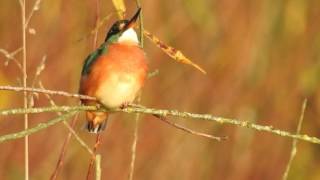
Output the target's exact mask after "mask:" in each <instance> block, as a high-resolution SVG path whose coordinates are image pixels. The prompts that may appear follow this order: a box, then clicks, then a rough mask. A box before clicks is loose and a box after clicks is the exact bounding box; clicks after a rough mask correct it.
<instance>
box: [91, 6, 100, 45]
mask: <svg viewBox="0 0 320 180" xmlns="http://www.w3.org/2000/svg"><path fill="white" fill-rule="evenodd" d="M99 7H100V6H99V0H96V17H95V18H96V20H95V25H94V26H95V28H94V35H93V43H92V44H93V45H92V47H93V49H95V48H97V40H98V32H99V27H98V26H99V22H100V16H99V15H100V8H99Z"/></svg>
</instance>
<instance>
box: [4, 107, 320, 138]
mask: <svg viewBox="0 0 320 180" xmlns="http://www.w3.org/2000/svg"><path fill="white" fill-rule="evenodd" d="M88 110H89V111H90V110H91V111H108V112H126V113H143V114H151V115H158V116H164V117H166V116H173V117H180V118H188V119H194V120H207V121H214V122H217V123H219V124H228V125H234V126H239V127H245V128H249V129H253V130H256V131H262V132H269V133H272V134H275V135H279V136H283V137H288V138H293V139H298V140H302V141H306V142H310V143H314V144H320V139H319V138H317V137H311V136H309V135H306V134H293V133H290V132H287V131H283V130H280V129H275V128H274V127H272V126H267V125H259V124H254V123H252V122H248V121H240V120H237V119H231V118H224V117H218V116H213V115H211V114H196V113H190V112H181V111H177V110H167V109H154V108H144V107H142V106H135V107H127V108H124V109H110V110H107V109H98V108H97V107H96V106H56V107H40V108H28V109H23V108H19V109H9V110H1V111H0V115H13V114H24V113H41V112H58V111H61V112H70V111H88Z"/></svg>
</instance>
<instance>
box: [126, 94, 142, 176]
mask: <svg viewBox="0 0 320 180" xmlns="http://www.w3.org/2000/svg"><path fill="white" fill-rule="evenodd" d="M141 94H142V92H140V93H139V95H138V99H137V103H140V102H141ZM139 120H140V114H136V116H135V119H134V122H135V124H134V132H133V142H132V145H131V160H130V170H129V176H128V179H129V180H132V179H133V174H134V166H135V162H136V154H137V142H138V131H139Z"/></svg>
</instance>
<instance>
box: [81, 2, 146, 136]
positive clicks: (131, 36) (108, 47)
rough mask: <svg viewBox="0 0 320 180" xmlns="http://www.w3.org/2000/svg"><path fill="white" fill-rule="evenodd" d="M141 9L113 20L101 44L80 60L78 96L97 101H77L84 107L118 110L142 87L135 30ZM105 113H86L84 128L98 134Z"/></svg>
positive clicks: (143, 70)
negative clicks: (85, 96)
mask: <svg viewBox="0 0 320 180" xmlns="http://www.w3.org/2000/svg"><path fill="white" fill-rule="evenodd" d="M140 11H141V8H139V9H138V10H137V12H136V13H135V15H134V16H133V17H132V18H131V19H130V20H127V19H125V20H119V21H116V22H115V23H114V24H113V25H112V27H111V28H110V30H109V31H108V33H107V36H106V38H105V40H104V42H103V43H102V44H101V45H100V47H99V48H98V49H96V50H95V51H93V52H92V53H91V54H90V55H89V56H88V57H87V58H86V60H85V61H84V64H83V68H82V72H81V80H80V88H79V93H80V94H83V95H88V96H92V97H95V98H96V99H97V101H93V100H81V103H82V104H84V105H96V106H101V105H102V106H104V107H106V108H108V109H113V108H121V107H125V106H126V105H128V104H130V103H132V102H133V101H134V100H135V98H136V96H137V94H138V92H139V91H140V89H141V88H142V87H143V85H144V83H145V80H146V76H147V71H148V65H147V61H146V55H145V52H144V51H143V49H142V48H141V45H140V42H139V40H138V36H137V33H136V31H135V30H134V27H135V25H136V24H137V23H136V22H137V19H138V17H139V15H140ZM107 119H108V113H106V112H100V111H86V120H87V123H86V126H85V128H86V129H87V130H88V131H89V132H91V133H100V132H101V131H103V130H104V129H105V127H106V123H107Z"/></svg>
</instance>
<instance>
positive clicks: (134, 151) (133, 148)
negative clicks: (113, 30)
mask: <svg viewBox="0 0 320 180" xmlns="http://www.w3.org/2000/svg"><path fill="white" fill-rule="evenodd" d="M136 4H137V7H138V8H141V4H140V0H136ZM139 31H140V46H141V48H143V47H144V37H143V12H142V9H141V10H140V15H139ZM148 77H149V76H148ZM141 96H142V91H140V93H139V95H138V97H137V103H138V104H140V102H141ZM134 121H135V124H134V133H133V142H132V146H131V160H130V170H129V178H128V179H129V180H133V174H134V167H135V163H136V154H137V142H138V132H139V121H140V114H136V116H135V120H134Z"/></svg>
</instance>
